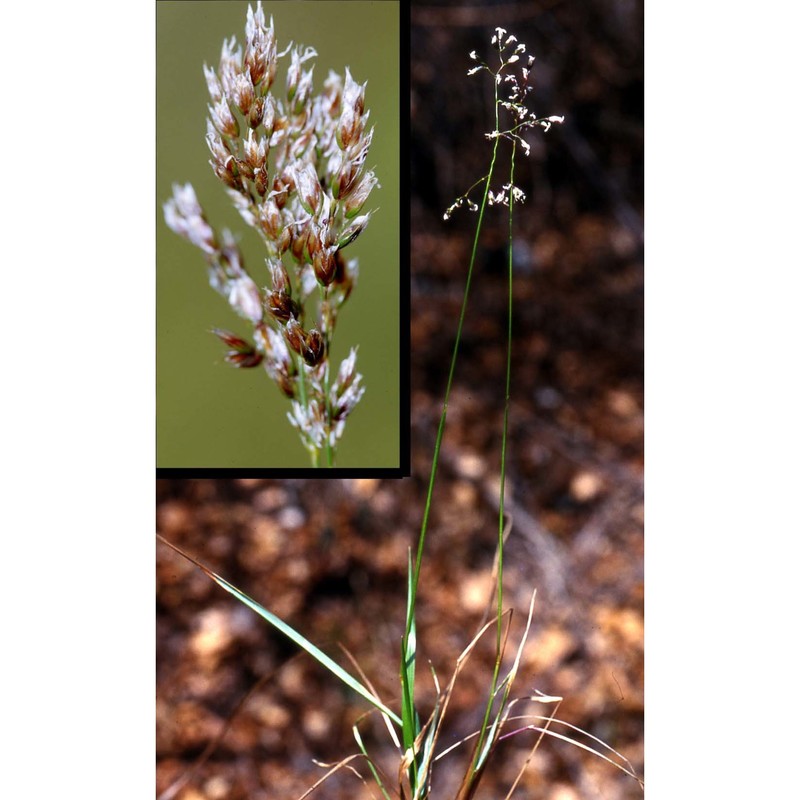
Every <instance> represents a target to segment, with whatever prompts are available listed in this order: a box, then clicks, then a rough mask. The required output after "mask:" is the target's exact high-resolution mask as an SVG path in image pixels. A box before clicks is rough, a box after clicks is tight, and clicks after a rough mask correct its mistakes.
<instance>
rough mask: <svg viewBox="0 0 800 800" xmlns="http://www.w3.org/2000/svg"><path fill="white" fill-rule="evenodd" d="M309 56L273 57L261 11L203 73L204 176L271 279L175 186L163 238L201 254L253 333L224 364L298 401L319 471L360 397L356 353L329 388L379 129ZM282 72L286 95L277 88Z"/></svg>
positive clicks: (298, 421) (227, 339)
mask: <svg viewBox="0 0 800 800" xmlns="http://www.w3.org/2000/svg"><path fill="white" fill-rule="evenodd" d="M316 55H317V54H316V51H315V50H314V48H312V47H302V46H300V45H289V46H288V47H287V48H286V49H284V50H283V51H279V50H278V45H277V40H276V36H275V29H274V25H273V21H272V19H270V21H269V24H267V21H266V18H265V16H264V11H263V9H262V7H261V2H260V1H259V3H258V4H257V6H256V10H255V11H253V9H252V7H250V6H248V10H247V21H246V25H245V42H244V49H242V47H241V46H239V45H238V44H237V42H236V38H235V37H232V38H230V39H228V40H226V41H225V42H224V44H223V47H222V55H221V58H220V62H219V66H218V68H217V69H216V70H215V69H214V68H213V67H208V66H207V65H203V70H204V73H205V78H206V83H207V85H208V91H209V99H210V103H209V106H208V113H209V116H208V120H207V123H206V142H207V144H208V148H209V151H210V154H211V158H210V160H209V163H210V165H211V168H212V170H213V171H214V173H215V175H216V176H217V177H218V178H219V180H220V181H221V183H222V184H223V186H224V188H225V191H226V192H227V194H228V196H229V197H230V199H231V201H232V203H233V205H234V206H235V208H236V209H237V210H238V212H239V214H240V216H241V217H242V219H243V220H244V222H245V223H246V224H247V225H248V226H250V227H251V228H253V229H254V230H255V231H256V233H257V234H258V235H259V237H260V239H261V242H262V243H263V246H264V256H265V258H264V260H265V270H264V272H263V275H264V278H268V279H269V281H268V284H267V285H266V286H264V285H263V280H264V279H263V278H262V279H259V281H258V282H257V281H256V280H255V279H254V278H253V277H251V273H250V272H249V271H248V270H247V269H246V268H245V265H244V258H243V255H242V252H241V250H240V249H239V246H238V244H237V240H236V237H234V235H233V234H232V233H231V232H230V231H228V230H222V231H221V232H219V233H218V232H217V231H216V230H215V229H214V228H213V227H212V226H211V224H210V223H209V221H208V219H207V217H206V214H205V212H204V211H203V208H202V206H201V205H200V202H199V200H198V198H197V195H196V193H195V190H194V188H193V187H192V185H191V184H189V183H187V184H185V185H182V186H181V185H179V184H175V185H174V187H173V196H172V197H171V198H170V199H169V200H168V201H167V202H166V203H165V204H164V218H165V220H166V223H167V225H168V226H169V227H170V228H171V229H172V230H173V231H174V232H175V233H177V234H178V235H180V236H182V237H183V238H184V239H186V240H187V241H189V242H190V243H191V244H193V245H195V246H196V247H197V248H199V249H200V251H201V252H202V253H203V256H204V258H205V261H206V265H207V267H208V276H209V282H210V284H211V286H212V288H214V289H215V290H216V291H217V292H219V293H220V294H221V295H222V296H223V297H225V298H226V300H227V301H228V303H229V304H230V306H231V308H232V309H233V310H234V311H235V312H236V313H237V314H238V315H239V316H240V317H241V318H242V319H243V320H244V322H245V323H247V324H248V325H249V326H250V328H251V334H250V336H249V338H248V337H246V336H245V335H239V334H237V333H233V332H231V331H227V330H223V329H220V328H213V329H212V332H213V333H214V334H216V336H217V337H219V339H220V340H221V341H222V343H223V344H224V345H225V346H226V348H227V351H226V354H225V360H226V361H227V363H229V364H231V365H232V366H234V367H238V368H240V369H241V368H255V367H263V368H264V370H265V371H266V372H267V374H268V375H269V377H270V378H272V380H273V381H274V382H275V383H276V384H277V386H278V388H279V389H280V391H281V392H282V393H283V394H284V395H285V396H286V397H287V398H288V400H289V401H290V410H289V412H288V419H289V422H290V423H291V424H292V425H293V426H294V428H295V429H296V430H297V432H298V434H299V436H300V440H301V442H302V444H303V446H304V447H305V448H306V450H308V452H309V455H310V458H311V463H312V464H313V465H314V466H328V467H330V466H333V464H334V460H335V455H336V447H337V444H338V443H339V441H340V440H341V438H342V435H343V433H344V428H345V423H346V420H347V418H348V416H349V415H350V414H351V413H352V412H353V410H354V409H355V407H356V405H357V404H358V403H359V401H360V400H361V398H362V397H363V395H364V385H363V379H362V376H361V375H360V374H359V373H358V372H357V370H356V366H355V365H356V348H353V349H351V350H350V353H349V354H348V355H347V356H346V357H345V358H344V359H343V360H342V362H341V364H340V366H339V367H338V371H337V372H336V373H335V377H334V376H333V367H332V365H331V360H330V353H331V347H332V344H333V338H334V332H335V329H336V322H337V319H338V315H339V312H340V311H341V308H342V306H343V305H344V304H345V302H346V301H347V299H348V298H349V297H350V294H351V293H352V291H353V289H354V287H355V286H356V283H357V280H358V269H359V267H358V260H357V259H356V258H349V257H348V253H349V252H350V251H347V252H345V248H346V247H349V246H350V245H351V244H352V243H353V242H354V241H355V240H356V238H357V237H358V236H359V235H361V234H362V233H363V232H364V230H365V229H366V228H367V225H368V224H369V220H370V217H371V216H372V214H373V213H374V212H373V211H371V210H369V211H365V210H364V206H365V204H366V202H367V200H368V199H369V196H370V193H371V192H372V190H373V189H374V188H375V187H377V186H378V179H377V177H376V175H375V173H374V171H373V170H368V169H366V159H367V155H368V153H369V148H370V144H371V142H372V136H373V128H372V127H370V125H369V111H367V110H365V105H364V99H365V91H366V83H363V84H359V83H357V82H356V81H355V80H354V78H353V76H352V75H351V74H350V70H349V69H345V74H344V76H342V75H340V74H337V73H335V72H333V71H331V72H330V73H329V74H328V77H327V78H326V79H325V81H324V82H323V85H322V88H321V90H320V91H318V92H317V93H315V87H314V81H313V70H314V67H313V63H312V62H313V59H314V57H315V56H316ZM281 60H283V61H288V64H287V67H286V82H285V86H283V87H280V86H279V85H278V84H277V83H276V74H277V71H278V64H279V62H280V61H281Z"/></svg>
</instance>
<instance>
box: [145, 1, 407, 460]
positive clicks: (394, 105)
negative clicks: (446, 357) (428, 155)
mask: <svg viewBox="0 0 800 800" xmlns="http://www.w3.org/2000/svg"><path fill="white" fill-rule="evenodd" d="M247 5H248V4H247V3H240V2H231V1H227V2H183V1H180V2H171V1H165V0H159V2H157V3H156V59H157V62H156V137H157V139H156V223H155V224H156V251H157V278H156V287H157V298H156V304H157V309H156V324H157V344H156V349H157V353H156V357H157V425H156V427H157V466H159V467H183V468H191V467H200V468H221V467H222V468H230V467H288V468H295V467H308V466H309V465H310V464H309V459H308V454H307V453H306V451H305V449H304V448H303V447H302V445H301V444H300V440H299V437H298V436H297V433H296V432H295V430H294V429H293V428H292V427H291V426H290V424H289V422H288V420H287V419H286V412H287V411H288V409H289V402H288V401H287V400H286V398H284V397H283V395H281V394H280V392H279V391H278V389H277V387H276V386H275V385H274V384H273V382H272V381H271V380H270V378H269V377H268V376H267V374H266V372H264V370H263V369H261V368H259V369H251V370H239V369H234V368H233V367H230V366H229V365H227V364H226V363H225V362H224V361H223V355H224V352H225V348H224V346H223V345H222V343H221V342H220V341H219V340H218V339H217V338H216V337H215V336H213V335H212V334H211V333H209V330H210V329H211V328H212V327H219V328H225V329H228V330H231V331H233V332H234V333H239V334H246V335H247V338H250V336H249V335H250V332H251V331H250V328H249V325H248V323H246V322H245V321H244V320H242V319H240V318H239V317H238V316H236V314H234V313H233V311H231V310H230V308H229V307H228V305H227V303H226V302H225V300H224V299H223V298H222V297H221V296H220V295H219V294H217V293H216V292H215V291H213V290H212V289H211V287H210V286H209V285H208V280H207V276H206V267H205V262H204V260H203V257H202V254H201V252H200V251H199V250H198V249H197V248H195V247H193V246H192V245H190V244H189V243H188V242H186V241H185V240H183V239H181V238H179V237H178V236H176V235H175V234H174V233H173V232H172V231H170V230H169V229H168V228H167V226H166V224H165V223H164V217H163V212H162V208H161V207H162V204H163V202H164V201H165V200H167V199H168V198H169V197H170V195H171V193H172V189H171V187H172V184H173V183H181V184H183V183H186V182H190V183H192V185H193V186H194V188H195V191H196V192H197V196H198V198H199V200H200V202H201V204H202V205H203V207H204V209H205V211H206V215H207V216H208V219H209V221H210V222H211V224H212V225H213V226H214V228H215V229H216V230H220V229H221V228H223V227H228V228H230V229H231V231H233V233H234V234H235V235H237V237H239V244H240V247H241V249H242V252H243V254H244V258H245V265H246V267H247V269H248V271H249V272H250V274H251V275H252V276H253V278H254V280H255V281H256V283H257V284H258V285H259V286H263V285H265V284H266V283H267V273H266V268H265V267H264V253H263V246H262V245H261V243H260V242H259V239H258V237H257V235H256V233H255V231H253V230H252V229H251V228H249V227H248V226H247V225H246V224H245V223H244V221H243V220H242V219H241V217H239V215H238V213H237V212H236V211H235V210H234V209H233V206H232V204H231V202H230V200H229V199H228V196H227V194H226V193H225V191H224V189H223V186H222V184H221V183H220V182H219V181H218V180H217V178H216V177H215V176H214V174H213V173H212V171H211V167H210V166H209V165H208V158H209V154H208V149H207V147H206V143H205V129H206V122H205V120H206V115H207V110H206V104H207V101H208V94H207V89H206V84H205V79H204V76H203V69H202V67H203V62H206V63H207V64H208V65H209V66H214V67H215V68H216V67H217V65H218V63H219V56H220V51H221V48H222V42H223V39H225V38H228V37H230V36H232V35H235V36H236V38H237V41H238V42H239V43H240V44H242V43H243V41H244V24H245V19H246V12H247ZM253 6H254V7H255V3H253ZM264 11H265V15H266V16H267V18H269V16H270V15H272V17H273V18H274V22H275V32H276V37H277V44H278V50H279V52H280V51H281V50H283V49H284V48H285V47H286V46H287V45H288V44H289V42H290V41H294V42H295V43H296V44H302V45H310V46H313V47H314V48H315V49H316V50H317V52H318V54H319V55H318V57H317V58H316V59H315V61H314V63H315V64H316V66H315V68H314V79H315V89H318V88H319V87H321V85H322V81H323V80H324V79H325V77H326V76H327V74H328V70H329V69H333V70H335V71H336V72H338V73H340V74H342V75H343V74H344V68H345V66H349V67H350V71H351V73H352V75H353V78H354V79H355V80H356V81H358V82H359V83H363V82H364V81H365V80H366V81H368V83H367V90H366V104H365V105H366V108H368V109H369V111H370V121H371V123H372V124H374V125H375V135H374V138H373V142H372V146H371V148H370V152H369V156H368V157H367V168H374V169H375V172H376V174H377V176H378V179H379V181H380V184H381V188H380V189H377V188H376V189H375V190H373V192H372V194H371V195H370V199H369V201H368V204H367V206H366V207H367V208H379V211H378V212H377V213H376V214H375V215H374V216H373V218H372V220H371V221H370V224H369V227H368V228H367V230H366V231H365V233H364V234H363V235H362V236H361V237H359V239H358V241H357V242H355V243H354V244H353V245H351V249H350V250H348V256H357V257H358V259H359V265H360V277H359V283H358V285H357V286H356V289H355V291H354V292H353V294H352V295H351V297H350V299H349V300H348V301H347V303H346V304H345V306H344V307H343V308H342V311H341V314H340V317H339V321H338V323H337V328H336V334H335V338H334V342H333V348H332V352H331V360H332V368H333V370H334V371H335V370H337V369H338V365H339V363H340V362H341V360H342V359H343V358H344V357H345V356H346V355H347V353H348V352H349V349H350V347H351V346H356V345H357V346H358V362H357V363H358V369H359V371H360V372H361V373H362V374H363V375H364V383H365V386H366V390H367V391H366V394H365V395H364V398H363V399H362V401H361V403H360V404H359V405H358V406H357V408H356V409H355V411H354V412H353V414H352V416H351V417H350V418H349V419H348V421H347V427H346V430H345V433H344V436H343V438H342V441H341V443H340V446H339V450H338V455H337V462H336V466H337V467H355V468H379V467H383V468H396V467H399V466H400V425H399V413H400V375H399V364H400V358H399V348H400V337H399V333H400V331H399V325H400V311H399V309H400V294H399V215H400V206H399V119H398V109H399V74H398V64H399V49H398V48H399V45H398V40H399V3H397V2H392V1H391V0H380V1H378V2H368V1H367V0H352V1H348V2H344V1H342V2H340V1H338V0H334V1H331V0H327V1H323V2H290V1H289V0H281V1H280V2H266V3H264ZM284 61H285V60H284V59H282V60H281V62H280V63H281V68H280V69H279V72H278V76H277V79H276V86H278V87H280V89H282V88H283V86H284V76H285V66H284ZM334 374H335V372H334Z"/></svg>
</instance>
